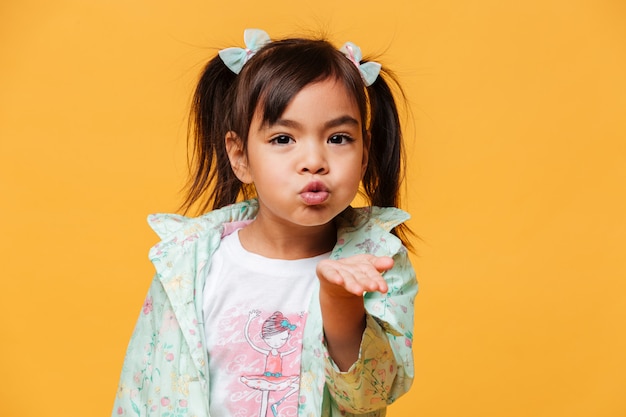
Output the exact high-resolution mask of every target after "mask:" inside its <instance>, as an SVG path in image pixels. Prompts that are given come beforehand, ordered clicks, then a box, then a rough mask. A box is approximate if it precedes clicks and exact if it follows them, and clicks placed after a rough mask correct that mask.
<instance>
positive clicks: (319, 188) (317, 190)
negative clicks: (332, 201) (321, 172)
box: [300, 181, 330, 206]
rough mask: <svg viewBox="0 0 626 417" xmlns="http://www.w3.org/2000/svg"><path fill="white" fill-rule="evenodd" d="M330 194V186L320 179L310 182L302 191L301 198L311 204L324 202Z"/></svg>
mask: <svg viewBox="0 0 626 417" xmlns="http://www.w3.org/2000/svg"><path fill="white" fill-rule="evenodd" d="M329 196H330V192H329V191H328V188H326V186H325V185H324V184H323V183H321V182H319V181H313V182H310V183H308V184H307V186H306V187H304V188H303V189H302V190H301V191H300V198H301V199H302V201H304V203H305V204H307V205H309V206H314V205H317V204H322V203H324V202H325V201H326V200H328V197H329Z"/></svg>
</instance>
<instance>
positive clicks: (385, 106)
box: [363, 70, 412, 248]
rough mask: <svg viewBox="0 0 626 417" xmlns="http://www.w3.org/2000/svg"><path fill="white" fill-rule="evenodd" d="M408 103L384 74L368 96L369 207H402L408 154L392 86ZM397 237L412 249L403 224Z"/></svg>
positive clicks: (366, 186) (365, 182) (366, 182)
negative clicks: (406, 153) (401, 189)
mask: <svg viewBox="0 0 626 417" xmlns="http://www.w3.org/2000/svg"><path fill="white" fill-rule="evenodd" d="M387 80H389V81H391V83H392V85H393V87H394V88H395V90H396V91H397V92H398V94H399V95H400V96H401V97H402V98H403V99H405V96H404V92H403V91H402V88H401V87H400V85H399V83H398V81H397V80H396V78H395V77H394V75H393V74H392V73H391V72H389V71H387V70H384V71H383V70H381V73H380V75H379V76H378V78H377V79H376V81H374V82H373V83H372V84H371V85H370V86H369V87H367V92H368V96H369V104H370V125H369V133H370V143H369V155H368V167H367V171H366V172H365V175H364V177H363V188H364V191H365V193H366V195H367V196H368V197H369V199H370V203H371V204H372V205H374V206H379V207H399V206H400V186H401V184H402V181H403V180H404V168H405V151H404V147H403V146H402V143H403V142H402V129H401V125H400V116H399V114H398V107H397V104H396V100H395V98H394V94H393V91H392V88H391V86H390V85H389V83H388V82H387ZM394 233H395V234H396V235H397V236H398V237H399V238H400V239H401V240H402V241H403V243H404V244H405V246H407V247H409V248H410V247H411V245H410V243H409V239H408V236H409V235H412V233H411V231H410V229H409V228H408V226H406V225H405V224H404V223H403V224H401V225H400V226H398V227H396V228H395V229H394Z"/></svg>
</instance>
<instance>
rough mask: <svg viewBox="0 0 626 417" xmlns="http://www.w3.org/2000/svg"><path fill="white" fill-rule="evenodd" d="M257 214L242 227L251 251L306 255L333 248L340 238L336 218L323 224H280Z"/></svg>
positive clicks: (281, 256)
mask: <svg viewBox="0 0 626 417" xmlns="http://www.w3.org/2000/svg"><path fill="white" fill-rule="evenodd" d="M270 223H271V222H269V221H266V220H265V219H263V218H257V219H256V220H255V221H253V222H252V223H250V224H249V225H248V226H246V227H245V228H243V229H242V230H240V231H239V239H240V241H241V245H242V246H243V247H244V249H246V250H247V251H248V252H252V253H256V254H257V255H261V256H265V257H267V258H274V259H286V260H294V259H305V258H312V257H314V256H318V255H322V254H324V253H327V252H330V251H331V250H332V249H333V247H334V246H335V243H336V242H337V230H336V228H335V224H334V222H330V223H328V224H325V225H321V226H310V227H309V226H300V227H299V226H294V225H281V224H275V223H271V224H270Z"/></svg>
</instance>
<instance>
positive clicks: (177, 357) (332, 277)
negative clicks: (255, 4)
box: [113, 30, 417, 417]
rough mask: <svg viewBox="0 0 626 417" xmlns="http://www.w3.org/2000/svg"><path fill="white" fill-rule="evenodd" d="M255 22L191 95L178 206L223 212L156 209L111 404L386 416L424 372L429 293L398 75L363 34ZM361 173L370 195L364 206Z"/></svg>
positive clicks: (136, 409) (198, 411)
mask: <svg viewBox="0 0 626 417" xmlns="http://www.w3.org/2000/svg"><path fill="white" fill-rule="evenodd" d="M244 37H245V41H246V48H245V49H242V48H228V49H225V50H222V51H220V53H219V54H218V55H217V56H216V57H214V58H213V59H212V60H211V61H209V63H208V65H207V66H206V68H205V70H204V72H203V74H202V76H201V78H200V81H199V84H198V86H197V89H196V92H195V95H194V102H193V107H192V117H191V119H190V120H191V128H192V129H191V134H192V135H191V137H193V139H194V141H193V152H194V159H193V161H194V165H193V171H194V172H193V175H192V177H191V180H190V186H189V193H188V197H187V200H186V202H185V205H184V207H185V208H186V209H189V208H190V207H191V206H195V205H198V204H199V205H200V207H201V208H202V209H203V210H204V211H208V210H209V209H212V210H213V211H209V212H208V213H207V214H204V215H203V216H200V217H198V218H187V217H183V216H179V215H154V216H151V217H150V218H149V222H150V224H151V226H152V227H153V229H154V230H155V231H156V232H157V234H158V235H159V236H160V237H161V239H162V241H161V242H160V243H158V244H157V245H156V246H154V247H153V248H152V250H151V251H150V258H151V260H152V262H153V263H154V265H155V268H156V274H155V278H154V281H153V283H152V286H151V288H150V291H149V294H148V297H147V298H146V302H145V304H144V307H143V309H142V311H141V313H140V317H139V320H138V322H137V326H136V328H135V331H134V333H133V336H132V338H131V341H130V344H129V347H128V351H127V355H126V360H125V363H124V367H123V370H122V376H121V381H120V385H119V390H118V395H117V398H116V404H115V407H114V409H113V415H114V416H120V415H121V416H126V415H129V416H130V415H138V416H148V415H156V416H203V417H204V416H209V415H211V416H213V417H222V416H257V415H259V410H261V411H260V416H261V417H266V416H267V415H269V416H271V415H274V416H276V417H278V416H295V415H297V416H307V417H309V416H311V417H314V416H339V415H348V416H349V415H367V416H384V415H385V408H386V406H387V405H388V404H390V403H392V402H393V401H394V400H395V399H396V398H398V397H399V396H400V395H402V394H403V393H404V392H406V391H407V390H408V388H409V386H410V384H411V382H412V378H413V363H412V352H411V345H412V333H411V331H412V328H413V300H414V297H415V294H416V292H417V283H416V281H415V274H414V272H413V269H412V267H411V265H410V263H409V259H408V254H407V250H406V249H405V246H404V245H403V243H402V240H401V238H402V237H404V236H405V233H404V231H405V228H404V226H403V225H402V223H403V222H404V221H405V220H407V218H408V215H407V214H406V213H404V212H402V211H400V210H399V209H396V208H393V207H394V206H396V205H397V203H398V199H399V197H398V195H399V186H400V178H401V175H400V169H401V167H402V166H403V165H402V155H403V152H402V147H401V132H400V124H399V119H398V113H397V109H396V104H395V102H394V97H393V94H392V93H391V89H390V87H389V85H388V84H387V81H386V79H389V80H391V79H392V78H390V76H389V74H388V73H386V72H384V71H382V68H381V66H380V65H379V64H377V63H374V62H361V52H360V50H359V48H358V47H357V46H356V45H354V44H351V43H347V44H346V45H344V46H343V47H342V48H341V50H337V49H335V48H334V47H333V46H332V45H331V44H330V43H328V42H326V41H323V40H311V39H284V40H279V41H273V42H271V41H270V40H269V37H268V36H267V34H265V32H262V31H259V30H247V31H246V32H245V34H244ZM360 185H362V187H363V193H364V194H365V197H366V198H367V199H368V200H369V202H370V203H371V205H372V206H371V207H367V208H361V209H353V208H351V207H350V203H351V201H352V200H353V199H354V197H355V196H356V194H357V192H359V187H360ZM237 201H239V202H237ZM382 207H386V208H382ZM275 312H280V316H281V317H280V319H279V320H278V319H276V318H274V319H272V320H274V324H272V326H274V327H273V328H275V329H279V330H280V329H282V330H281V331H272V332H266V331H265V330H263V326H264V324H263V320H262V319H261V317H270V316H272V317H273V313H275ZM276 320H278V321H277V322H276ZM266 326H267V323H266ZM264 332H265V333H264ZM263 334H266V338H265V339H263V338H261V336H259V335H263ZM250 335H257V336H256V337H257V339H256V340H253V339H251V337H252V336H250ZM264 344H266V345H268V346H269V347H270V350H266V349H265V350H260V348H259V346H263V345H264ZM279 349H280V351H279ZM259 351H263V352H264V353H265V352H266V351H267V352H270V351H273V352H274V354H275V355H280V362H277V360H276V359H273V361H275V362H276V363H275V364H274V365H271V366H268V365H267V363H266V361H267V360H269V359H268V356H267V355H259ZM263 356H265V360H264V359H263ZM251 375H253V376H254V375H265V376H266V377H267V378H266V380H264V382H263V384H265V382H267V381H274V382H278V381H283V380H285V376H288V377H289V378H288V379H287V380H285V381H288V383H284V384H271V387H272V390H270V389H262V388H263V387H264V386H265V385H263V384H261V385H258V386H256V385H253V383H252V382H251V378H250V376H251ZM272 378H274V379H272ZM259 384H260V382H259ZM268 386H269V385H268ZM294 393H297V395H292V394H294ZM268 405H270V406H269V407H268ZM270 413H271V414H270Z"/></svg>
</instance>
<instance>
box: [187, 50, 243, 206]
mask: <svg viewBox="0 0 626 417" xmlns="http://www.w3.org/2000/svg"><path fill="white" fill-rule="evenodd" d="M235 77H236V75H235V74H234V73H233V72H232V71H231V70H230V69H228V67H226V65H224V62H223V61H222V60H221V58H220V57H219V56H215V58H213V59H212V60H211V61H209V63H208V64H207V65H206V67H205V68H204V70H203V72H202V75H201V77H200V80H199V81H198V85H197V87H196V90H195V92H194V95H193V99H192V104H191V111H190V115H189V129H188V137H187V141H188V143H189V149H190V153H189V155H188V164H189V171H190V173H191V175H190V177H189V181H188V183H187V185H186V187H185V188H186V198H185V200H184V202H183V204H182V205H181V209H182V210H183V211H184V212H185V213H186V212H188V211H189V210H190V209H191V208H192V207H193V206H196V209H197V211H198V212H201V213H202V212H206V211H208V210H210V209H215V208H219V207H223V206H225V205H228V204H231V203H234V202H235V201H236V199H237V196H238V195H239V192H240V190H241V187H242V184H241V182H240V181H239V180H238V179H237V177H236V176H235V174H234V173H233V171H232V169H231V167H230V163H229V160H228V155H227V153H226V145H225V142H224V139H225V135H226V133H227V132H228V130H229V126H230V122H229V120H230V112H231V108H232V93H231V90H232V87H233V84H234V81H235Z"/></svg>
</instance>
